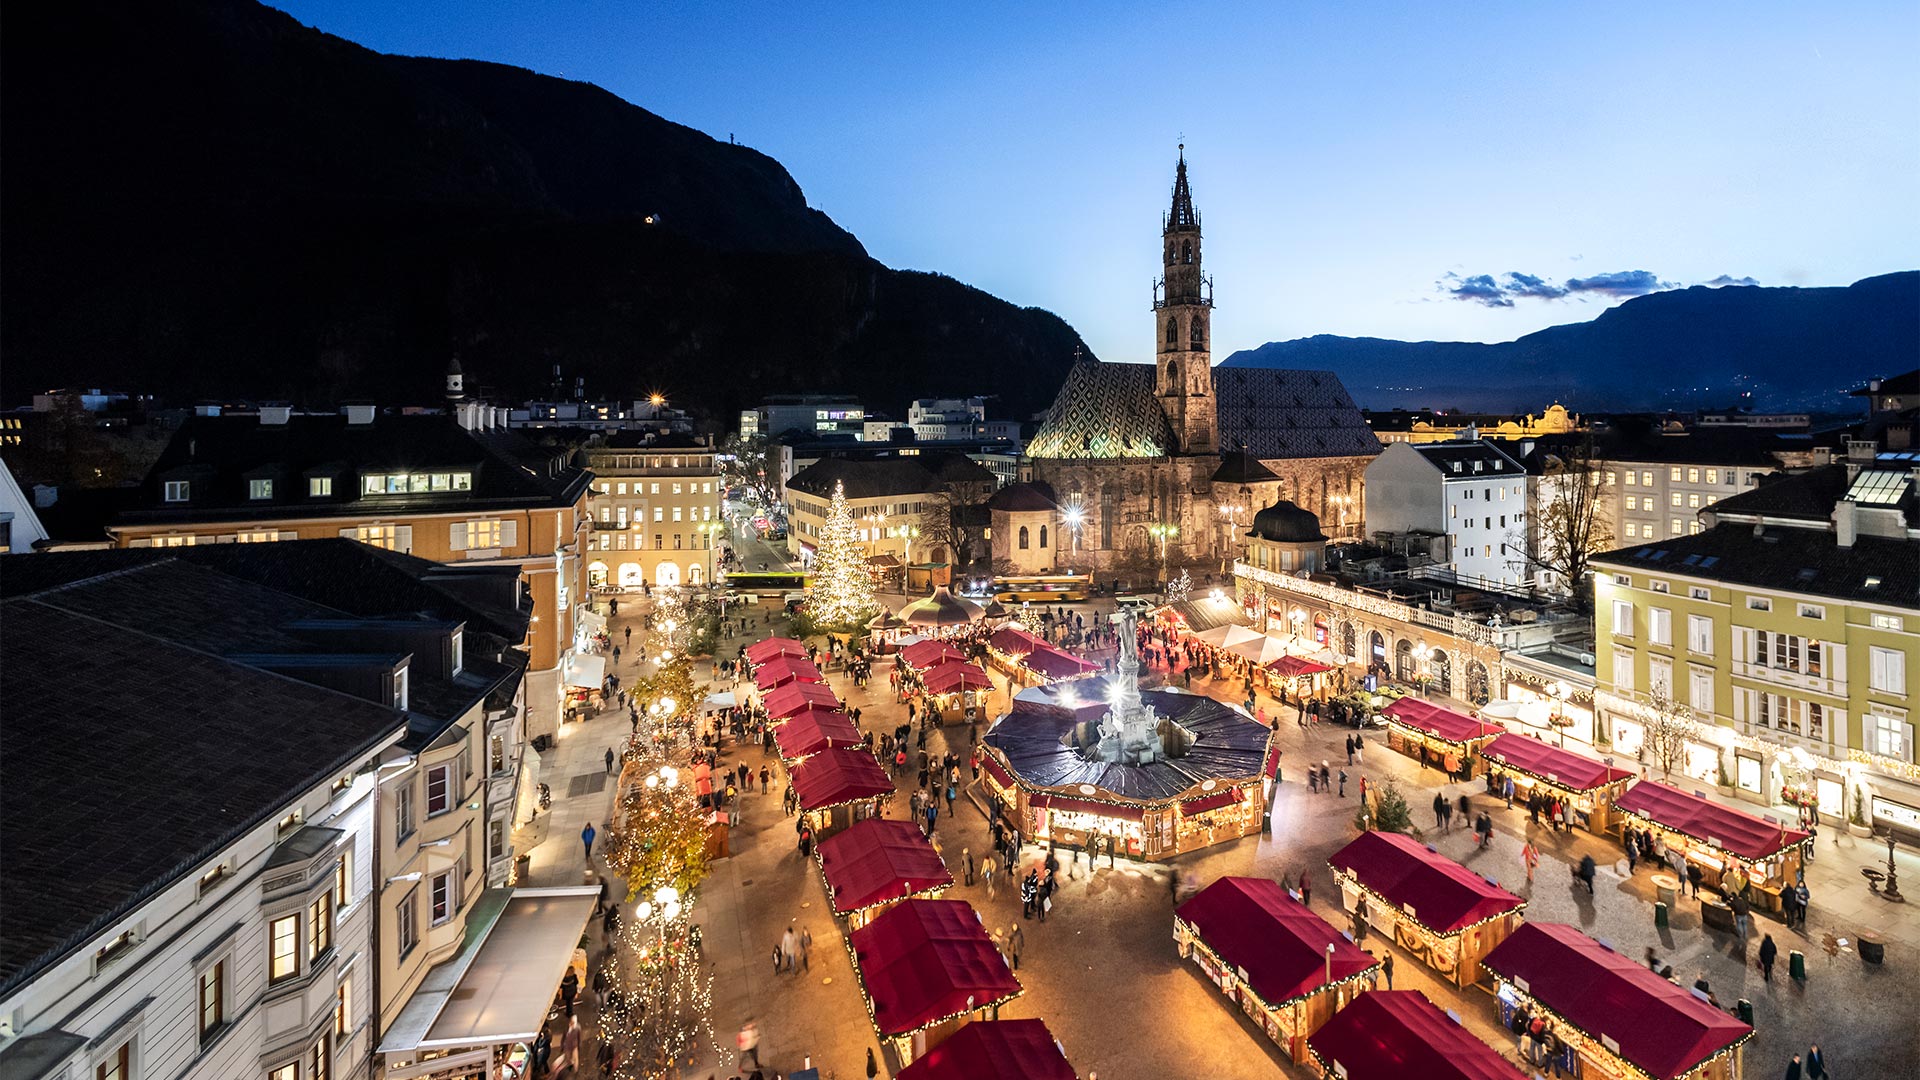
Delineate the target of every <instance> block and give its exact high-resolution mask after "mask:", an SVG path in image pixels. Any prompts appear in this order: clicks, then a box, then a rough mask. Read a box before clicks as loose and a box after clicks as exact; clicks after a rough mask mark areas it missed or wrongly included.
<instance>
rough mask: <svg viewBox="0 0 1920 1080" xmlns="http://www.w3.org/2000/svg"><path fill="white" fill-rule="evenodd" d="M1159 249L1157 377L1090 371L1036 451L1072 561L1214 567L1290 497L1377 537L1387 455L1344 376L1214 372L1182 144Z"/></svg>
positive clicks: (1110, 566)
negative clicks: (1255, 520) (1368, 527)
mask: <svg viewBox="0 0 1920 1080" xmlns="http://www.w3.org/2000/svg"><path fill="white" fill-rule="evenodd" d="M1160 237H1161V244H1160V248H1161V258H1162V263H1163V266H1164V273H1163V275H1162V277H1161V279H1160V280H1159V281H1158V282H1157V283H1155V286H1154V296H1153V314H1154V356H1155V360H1154V364H1153V366H1151V367H1149V366H1147V365H1145V364H1119V363H1103V362H1101V361H1098V360H1085V359H1083V360H1080V361H1077V362H1076V363H1075V364H1074V366H1073V368H1072V369H1071V371H1070V372H1069V373H1068V375H1067V380H1066V383H1065V384H1064V385H1063V386H1062V387H1061V388H1060V393H1059V396H1058V397H1056V398H1055V399H1054V402H1053V405H1052V406H1051V407H1049V408H1048V410H1047V412H1046V415H1045V417H1044V418H1043V419H1042V420H1041V423H1040V427H1039V430H1038V431H1037V432H1036V433H1035V434H1034V437H1033V439H1032V441H1031V442H1029V443H1028V445H1027V455H1028V457H1029V458H1030V459H1031V462H1032V471H1031V475H1032V480H1033V482H1034V484H1035V486H1037V487H1041V488H1042V489H1043V490H1046V491H1047V492H1048V494H1049V495H1050V497H1052V498H1053V499H1054V501H1055V502H1056V503H1057V504H1058V505H1059V507H1060V509H1061V513H1062V516H1063V520H1064V521H1065V522H1066V523H1067V526H1068V528H1069V529H1070V530H1071V532H1070V534H1069V535H1067V536H1064V537H1063V538H1062V539H1063V540H1064V541H1066V543H1063V544H1062V545H1061V549H1062V550H1061V551H1060V552H1059V555H1058V561H1059V563H1061V564H1063V565H1067V566H1073V567H1076V568H1081V567H1090V568H1092V569H1093V570H1095V571H1097V572H1100V573H1103V574H1112V573H1126V572H1138V571H1142V570H1146V569H1149V568H1159V567H1161V566H1163V565H1164V566H1166V567H1170V568H1171V567H1178V566H1181V565H1184V564H1205V563H1208V562H1211V563H1213V564H1214V565H1215V568H1216V569H1217V568H1218V565H1219V563H1220V562H1221V561H1222V560H1223V559H1226V558H1229V557H1231V556H1232V555H1233V554H1234V553H1235V551H1236V549H1237V543H1238V539H1239V537H1238V534H1239V533H1242V532H1244V531H1245V530H1246V527H1247V525H1248V524H1249V523H1250V522H1251V520H1252V517H1253V514H1254V513H1255V512H1256V511H1257V510H1259V509H1261V508H1263V507H1266V506H1269V505H1271V504H1272V503H1274V502H1275V501H1277V500H1279V499H1288V500H1291V501H1292V502H1294V503H1296V504H1297V505H1299V506H1301V507H1303V508H1305V509H1307V510H1311V511H1313V512H1314V513H1315V514H1317V515H1319V518H1320V520H1321V521H1322V522H1323V523H1324V525H1325V529H1326V531H1327V533H1328V534H1329V535H1332V536H1335V537H1339V536H1356V537H1357V536H1363V535H1365V532H1364V529H1363V523H1362V522H1361V520H1360V515H1361V511H1362V507H1363V506H1364V505H1365V504H1364V501H1363V500H1362V499H1361V491H1360V485H1361V476H1362V474H1363V473H1364V472H1365V471H1366V467H1367V464H1368V463H1369V462H1371V461H1372V460H1373V458H1374V456H1375V455H1376V454H1378V453H1379V452H1380V449H1381V448H1380V443H1379V440H1377V439H1375V438H1374V435H1373V432H1372V430H1371V429H1370V428H1368V426H1367V423H1366V420H1365V418H1363V417H1362V416H1361V415H1360V410H1359V408H1358V407H1357V406H1355V405H1354V403H1353V398H1352V397H1350V396H1348V394H1347V390H1346V387H1344V386H1342V385H1341V383H1340V380H1339V378H1338V377H1337V376H1335V375H1334V374H1333V373H1332V372H1330V371H1294V370H1286V369H1279V368H1266V367H1252V366H1247V367H1241V366H1229V365H1223V366H1220V367H1215V366H1214V364H1213V354H1212V337H1211V332H1212V326H1211V323H1212V320H1213V279H1212V278H1210V277H1208V276H1207V275H1206V274H1205V273H1204V272H1202V270H1201V267H1202V265H1203V264H1202V262H1201V245H1200V213H1199V211H1198V210H1196V209H1194V205H1193V192H1192V190H1191V188H1190V187H1189V185H1188V181H1187V159H1186V150H1185V147H1184V146H1183V147H1182V148H1181V153H1180V160H1179V164H1178V165H1177V166H1176V167H1175V170H1174V178H1173V205H1172V208H1171V209H1169V210H1168V212H1167V215H1166V220H1165V221H1164V222H1163V224H1162V227H1161V230H1160ZM1069 545H1071V548H1069Z"/></svg>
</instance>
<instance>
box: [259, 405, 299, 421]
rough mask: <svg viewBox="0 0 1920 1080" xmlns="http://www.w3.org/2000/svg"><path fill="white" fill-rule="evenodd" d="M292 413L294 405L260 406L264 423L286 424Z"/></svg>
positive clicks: (261, 418)
mask: <svg viewBox="0 0 1920 1080" xmlns="http://www.w3.org/2000/svg"><path fill="white" fill-rule="evenodd" d="M292 415H293V407H292V406H291V405H262V406H260V422H261V423H262V424H275V425H282V426H284V425H285V424H286V422H287V419H288V417H291V416H292Z"/></svg>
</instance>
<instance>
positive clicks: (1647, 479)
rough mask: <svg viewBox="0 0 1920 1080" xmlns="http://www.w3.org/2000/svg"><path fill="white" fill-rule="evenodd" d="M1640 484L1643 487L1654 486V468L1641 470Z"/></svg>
mask: <svg viewBox="0 0 1920 1080" xmlns="http://www.w3.org/2000/svg"><path fill="white" fill-rule="evenodd" d="M1640 486H1641V487H1652V486H1653V470H1652V469H1643V470H1641V472H1640Z"/></svg>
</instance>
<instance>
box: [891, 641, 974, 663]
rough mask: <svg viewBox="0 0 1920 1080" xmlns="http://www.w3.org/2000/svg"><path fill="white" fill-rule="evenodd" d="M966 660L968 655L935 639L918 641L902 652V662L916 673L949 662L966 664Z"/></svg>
mask: <svg viewBox="0 0 1920 1080" xmlns="http://www.w3.org/2000/svg"><path fill="white" fill-rule="evenodd" d="M966 659H967V655H966V654H965V653H963V652H961V651H960V650H959V649H956V648H954V647H953V646H951V645H949V644H947V643H946V642H944V641H939V640H936V639H933V638H927V639H924V640H921V641H916V642H914V643H913V644H911V645H908V646H907V647H906V648H904V649H901V650H900V662H901V663H903V664H905V665H907V666H908V667H910V668H912V669H914V670H915V671H925V670H926V669H927V668H930V667H933V666H934V665H936V664H942V663H945V662H947V661H948V660H959V661H961V662H963V663H964V662H965V661H966Z"/></svg>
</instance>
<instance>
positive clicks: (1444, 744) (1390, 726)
mask: <svg viewBox="0 0 1920 1080" xmlns="http://www.w3.org/2000/svg"><path fill="white" fill-rule="evenodd" d="M1380 715H1381V717H1382V718H1384V719H1385V720H1386V722H1387V745H1388V746H1391V747H1393V748H1394V749H1395V750H1398V751H1400V752H1401V753H1403V754H1406V755H1407V756H1409V757H1413V758H1418V759H1419V760H1420V761H1421V763H1422V764H1426V765H1431V766H1433V767H1434V768H1437V769H1444V770H1445V771H1447V772H1448V773H1450V774H1452V775H1456V776H1460V777H1461V778H1462V779H1465V777H1466V776H1477V775H1479V774H1480V773H1482V772H1484V771H1486V762H1484V761H1482V760H1480V749H1481V748H1482V747H1484V746H1486V745H1487V743H1489V742H1492V741H1493V740H1494V738H1496V737H1497V736H1499V735H1500V734H1501V733H1503V732H1504V731H1505V730H1506V729H1505V728H1503V727H1501V726H1500V725H1499V724H1489V723H1487V722H1485V721H1483V720H1477V719H1475V718H1473V717H1471V716H1467V715H1464V714H1462V713H1457V712H1454V711H1453V710H1452V709H1448V708H1443V707H1441V706H1439V705H1435V704H1433V703H1431V702H1427V701H1421V700H1420V699H1419V698H1415V697H1403V698H1401V699H1399V700H1398V701H1395V702H1392V703H1391V704H1389V705H1387V706H1386V707H1385V708H1383V709H1381V710H1380ZM1463 765H1464V767H1465V770H1466V771H1465V772H1464V774H1463V773H1462V766H1463Z"/></svg>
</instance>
